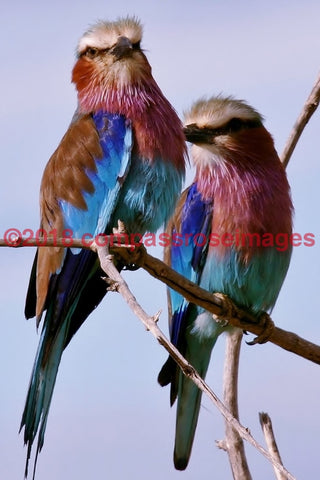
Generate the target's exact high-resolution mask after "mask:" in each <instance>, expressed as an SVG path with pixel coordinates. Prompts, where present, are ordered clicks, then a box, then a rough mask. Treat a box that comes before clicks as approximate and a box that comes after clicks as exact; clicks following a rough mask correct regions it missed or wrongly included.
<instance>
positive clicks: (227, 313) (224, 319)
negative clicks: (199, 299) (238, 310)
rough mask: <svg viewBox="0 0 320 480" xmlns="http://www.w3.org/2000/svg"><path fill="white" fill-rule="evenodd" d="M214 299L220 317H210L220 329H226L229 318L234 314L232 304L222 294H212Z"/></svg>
mask: <svg viewBox="0 0 320 480" xmlns="http://www.w3.org/2000/svg"><path fill="white" fill-rule="evenodd" d="M214 297H215V299H216V300H217V303H219V306H220V307H221V310H222V311H221V314H220V315H216V314H215V313H213V314H212V317H213V319H214V320H215V321H216V322H217V323H219V325H220V326H221V327H226V326H227V325H228V323H229V321H228V320H229V318H232V317H233V316H234V314H235V307H234V304H233V302H232V301H231V300H230V298H229V297H228V295H225V294H224V293H220V292H216V293H214Z"/></svg>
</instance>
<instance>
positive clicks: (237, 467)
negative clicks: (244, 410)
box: [223, 328, 278, 480]
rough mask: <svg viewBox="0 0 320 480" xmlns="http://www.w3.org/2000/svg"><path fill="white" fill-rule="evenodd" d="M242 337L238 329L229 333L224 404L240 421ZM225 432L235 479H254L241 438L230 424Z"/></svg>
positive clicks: (225, 365)
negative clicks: (239, 380)
mask: <svg viewBox="0 0 320 480" xmlns="http://www.w3.org/2000/svg"><path fill="white" fill-rule="evenodd" d="M242 337H243V333H242V331H241V330H240V329H238V328H233V329H231V330H230V331H229V332H228V334H227V338H226V354H225V361H224V375H223V402H224V404H225V406H226V408H227V409H228V410H229V411H230V413H231V414H232V415H233V417H234V418H236V419H237V420H239V409H238V373H239V359H240V349H241V341H242ZM225 432H226V439H225V442H224V445H225V447H226V450H227V452H228V456H229V461H230V465H231V470H232V474H233V478H234V479H241V480H251V479H252V477H251V474H250V470H249V465H248V462H247V459H246V454H245V450H244V444H243V440H242V438H241V436H240V435H239V433H238V431H237V430H236V429H234V428H233V427H232V426H231V425H230V423H229V422H225ZM270 454H271V452H270ZM276 460H277V459H276ZM277 461H278V460H277Z"/></svg>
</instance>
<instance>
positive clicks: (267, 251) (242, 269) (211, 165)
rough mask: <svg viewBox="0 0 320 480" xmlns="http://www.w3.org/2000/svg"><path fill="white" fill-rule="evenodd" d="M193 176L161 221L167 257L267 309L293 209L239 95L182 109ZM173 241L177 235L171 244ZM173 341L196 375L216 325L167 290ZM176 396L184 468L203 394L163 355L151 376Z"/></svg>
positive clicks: (247, 303) (201, 280)
mask: <svg viewBox="0 0 320 480" xmlns="http://www.w3.org/2000/svg"><path fill="white" fill-rule="evenodd" d="M185 122H186V127H185V135H186V138H187V140H188V141H189V142H191V143H192V144H193V145H192V148H191V156H192V159H193V162H194V165H195V169H196V174H195V179H194V181H193V183H192V185H191V186H190V187H189V188H187V189H186V190H185V191H184V192H183V193H182V196H181V198H180V200H179V202H178V204H177V207H176V210H175V213H174V215H173V217H172V219H171V220H170V222H169V225H168V233H169V235H170V236H171V238H172V240H173V241H172V243H171V245H170V247H168V249H167V251H166V253H165V256H166V261H167V262H168V263H169V265H171V266H172V268H174V269H175V270H176V271H178V272H179V273H180V274H182V275H184V276H185V277H187V278H188V279H189V280H191V281H193V282H195V283H196V284H198V285H199V286H200V287H202V288H204V289H206V290H208V291H210V292H220V293H222V294H225V295H228V296H229V297H230V298H231V299H232V300H233V301H234V302H236V303H237V304H238V306H240V307H242V308H245V309H247V310H248V311H250V312H251V313H253V314H255V315H260V314H262V312H268V311H270V310H271V309H272V307H273V306H274V304H275V302H276V299H277V296H278V294H279V290H280V288H281V285H282V283H283V281H284V278H285V275H286V272H287V269H288V266H289V262H290V256H291V247H290V246H289V247H288V248H287V249H285V250H284V251H280V250H283V249H278V248H277V246H276V243H274V242H272V239H273V240H275V238H276V235H277V234H278V233H280V234H281V235H290V234H291V229H292V213H293V207H292V203H291V198H290V189H289V185H288V181H287V178H286V174H285V171H284V168H283V166H282V164H281V163H280V160H279V158H278V155H277V153H276V151H275V148H274V143H273V140H272V137H271V135H270V134H269V132H268V131H267V130H266V129H265V128H264V126H263V123H262V122H263V119H262V117H261V115H259V113H258V112H257V111H256V110H254V109H253V108H252V107H250V106H249V105H247V104H246V103H245V102H244V101H239V100H234V99H233V98H231V97H222V96H218V97H213V98H209V99H207V100H206V99H201V100H199V101H197V102H196V103H195V104H194V105H193V106H192V107H191V109H190V111H189V112H188V113H187V114H186V119H185ZM174 239H177V240H176V241H175V240H174ZM169 301H170V302H169V303H170V304H169V315H170V314H171V318H170V322H169V326H170V335H171V341H172V342H173V343H174V345H176V346H177V348H178V349H179V350H180V351H181V353H182V354H183V355H184V356H185V357H186V358H187V360H188V361H189V362H190V363H191V364H192V365H193V366H194V367H195V368H196V370H197V371H198V372H199V374H200V375H201V376H202V377H203V378H204V377H205V375H206V372H207V369H208V364H209V361H210V356H211V351H212V348H213V347H214V345H215V342H216V340H217V338H218V336H219V335H220V334H221V332H222V331H223V330H224V329H223V328H222V326H221V324H219V323H217V322H216V321H215V320H214V319H213V318H212V315H211V314H210V313H209V312H207V311H205V310H204V309H202V308H200V307H198V306H196V305H194V304H191V303H188V302H187V301H186V300H185V299H184V298H183V297H182V296H181V295H179V294H178V293H176V292H174V291H170V292H169ZM158 381H159V383H160V384H161V385H162V386H164V385H168V384H169V383H170V384H171V396H170V398H171V405H172V404H173V403H174V401H175V400H176V398H178V404H177V417H176V437H175V449H174V464H175V467H176V468H177V469H178V470H184V469H185V468H186V467H187V465H188V461H189V457H190V453H191V449H192V444H193V439H194V434H195V429H196V425H197V421H198V415H199V408H200V401H201V392H200V390H198V388H197V387H196V386H195V385H194V384H193V383H192V382H191V381H190V380H189V379H187V378H186V377H185V376H184V375H183V374H182V373H181V372H180V369H178V368H177V367H176V365H175V363H174V362H173V360H172V359H171V358H170V357H169V359H168V360H167V362H166V363H165V364H164V366H163V367H162V370H161V372H160V374H159V377H158Z"/></svg>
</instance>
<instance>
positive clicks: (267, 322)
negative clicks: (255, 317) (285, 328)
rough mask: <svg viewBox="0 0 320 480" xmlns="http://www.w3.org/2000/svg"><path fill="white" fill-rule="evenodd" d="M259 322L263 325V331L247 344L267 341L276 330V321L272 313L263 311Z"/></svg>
mask: <svg viewBox="0 0 320 480" xmlns="http://www.w3.org/2000/svg"><path fill="white" fill-rule="evenodd" d="M259 324H260V325H261V326H262V328H263V331H262V332H261V333H260V334H259V335H258V336H257V337H255V338H254V339H253V340H252V341H251V342H246V343H247V345H256V344H257V343H260V344H262V343H266V342H267V341H268V340H269V338H270V337H271V335H272V332H273V330H274V322H273V320H272V319H271V317H270V315H269V314H268V313H266V312H262V313H261V314H260V316H259Z"/></svg>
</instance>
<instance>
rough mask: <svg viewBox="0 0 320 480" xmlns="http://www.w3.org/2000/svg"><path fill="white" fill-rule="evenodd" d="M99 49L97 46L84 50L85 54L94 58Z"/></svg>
mask: <svg viewBox="0 0 320 480" xmlns="http://www.w3.org/2000/svg"><path fill="white" fill-rule="evenodd" d="M98 52H99V50H98V49H97V48H94V47H88V48H87V49H86V51H85V52H83V54H84V55H85V56H86V57H89V58H94V57H96V56H97V54H98Z"/></svg>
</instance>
